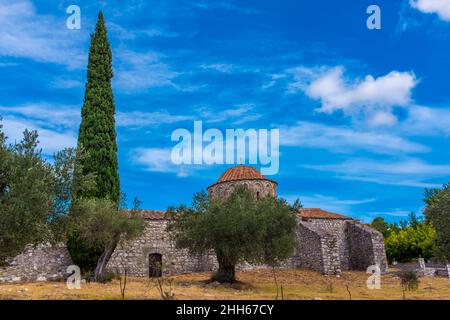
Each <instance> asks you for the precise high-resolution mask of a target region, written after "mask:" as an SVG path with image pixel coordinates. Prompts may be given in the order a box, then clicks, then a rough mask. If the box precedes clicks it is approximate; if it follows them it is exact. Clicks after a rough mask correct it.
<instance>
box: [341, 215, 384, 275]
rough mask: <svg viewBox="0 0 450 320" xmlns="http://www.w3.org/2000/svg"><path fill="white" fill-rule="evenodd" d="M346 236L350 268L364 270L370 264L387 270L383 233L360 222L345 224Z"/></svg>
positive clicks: (382, 270)
mask: <svg viewBox="0 0 450 320" xmlns="http://www.w3.org/2000/svg"><path fill="white" fill-rule="evenodd" d="M346 237H347V242H348V247H349V267H350V269H352V270H366V268H367V267H368V266H370V265H375V264H377V265H379V266H380V269H381V272H387V259H386V252H385V249H384V239H383V235H382V234H381V233H380V232H378V231H377V230H375V229H373V228H370V227H369V226H366V225H364V224H362V223H359V222H356V221H352V222H351V223H348V224H347V228H346Z"/></svg>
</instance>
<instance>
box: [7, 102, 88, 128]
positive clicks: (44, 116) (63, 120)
mask: <svg viewBox="0 0 450 320" xmlns="http://www.w3.org/2000/svg"><path fill="white" fill-rule="evenodd" d="M0 114H4V115H13V116H14V117H18V116H20V117H25V118H26V119H27V121H28V122H31V121H32V122H33V123H34V124H36V125H38V126H44V127H47V126H50V127H53V128H72V129H73V128H75V127H77V126H78V125H79V123H80V121H81V107H73V106H63V105H51V104H45V103H36V104H24V105H19V106H1V105H0Z"/></svg>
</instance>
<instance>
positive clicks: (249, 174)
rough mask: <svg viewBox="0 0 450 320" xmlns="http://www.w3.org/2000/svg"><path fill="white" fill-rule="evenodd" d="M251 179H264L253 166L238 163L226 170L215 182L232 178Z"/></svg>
mask: <svg viewBox="0 0 450 320" xmlns="http://www.w3.org/2000/svg"><path fill="white" fill-rule="evenodd" d="M251 179H266V177H265V176H263V175H262V174H261V173H260V172H259V171H258V170H256V169H255V168H253V167H249V166H244V165H242V164H241V165H238V166H235V167H232V168H230V169H228V170H226V171H225V172H224V173H222V175H221V176H220V178H219V180H217V182H225V181H232V180H251Z"/></svg>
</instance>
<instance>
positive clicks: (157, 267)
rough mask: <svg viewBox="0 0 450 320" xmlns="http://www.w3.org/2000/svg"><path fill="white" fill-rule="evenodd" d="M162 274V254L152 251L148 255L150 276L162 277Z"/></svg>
mask: <svg viewBox="0 0 450 320" xmlns="http://www.w3.org/2000/svg"><path fill="white" fill-rule="evenodd" d="M161 275H162V254H160V253H151V254H149V256H148V276H149V277H150V278H157V277H161Z"/></svg>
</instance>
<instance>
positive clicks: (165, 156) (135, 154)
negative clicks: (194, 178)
mask: <svg viewBox="0 0 450 320" xmlns="http://www.w3.org/2000/svg"><path fill="white" fill-rule="evenodd" d="M199 151H200V152H201V150H199ZM171 153H172V149H171V148H137V149H134V150H132V152H131V153H130V157H131V158H132V161H133V162H135V163H136V164H139V165H142V166H143V167H144V169H145V170H146V171H150V172H161V173H174V174H176V175H177V176H178V177H188V176H190V175H192V174H193V172H194V171H195V170H204V169H206V168H208V167H209V166H208V165H177V164H174V163H173V162H172V158H171Z"/></svg>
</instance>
